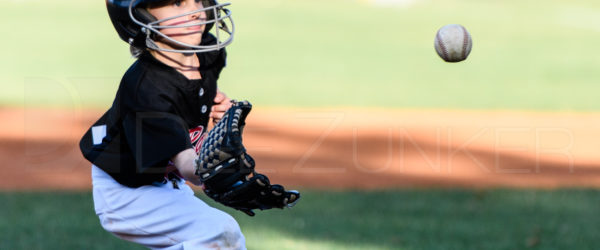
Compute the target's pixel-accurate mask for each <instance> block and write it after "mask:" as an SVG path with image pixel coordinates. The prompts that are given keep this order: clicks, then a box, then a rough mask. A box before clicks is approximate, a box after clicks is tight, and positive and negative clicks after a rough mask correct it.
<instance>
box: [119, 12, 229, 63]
mask: <svg viewBox="0 0 600 250" xmlns="http://www.w3.org/2000/svg"><path fill="white" fill-rule="evenodd" d="M135 2H136V1H131V3H130V4H129V17H130V18H131V20H133V22H135V23H136V24H138V25H140V26H142V32H144V33H145V34H146V46H147V47H148V48H149V49H152V50H158V51H165V52H175V53H202V52H209V51H215V50H220V49H222V48H224V47H226V46H228V45H229V44H231V43H232V42H233V34H234V33H235V24H234V22H233V19H232V18H231V11H230V10H228V9H226V8H224V7H225V6H228V5H231V4H230V3H222V4H216V5H214V6H210V7H205V8H202V9H198V10H195V11H191V12H187V13H184V14H181V15H176V16H172V17H169V18H165V19H161V20H156V21H154V22H150V23H148V24H145V23H143V22H141V21H139V20H138V19H136V18H135V17H134V15H133V6H134V3H135ZM206 11H212V16H213V17H214V18H213V19H212V20H206V21H201V20H199V21H198V22H194V23H190V24H181V25H159V24H160V23H162V22H165V21H169V20H173V19H176V18H180V17H184V16H188V15H192V14H196V13H200V12H206ZM221 12H222V13H221ZM227 23H229V25H227ZM207 25H215V32H214V35H215V37H216V43H215V44H210V45H194V44H188V43H184V42H180V41H177V40H175V39H173V38H171V37H169V36H168V35H165V34H163V33H162V32H160V30H161V29H168V28H187V27H193V26H205V27H206V26H207ZM229 26H231V29H230V28H229ZM204 32H208V30H205V31H204ZM153 33H154V34H156V35H158V36H160V37H162V38H164V39H166V40H167V41H169V42H171V43H173V44H174V45H176V46H180V47H181V48H182V49H167V48H161V47H160V46H158V44H156V42H155V41H154V40H153V39H152V38H151V37H152V34H153ZM223 38H226V39H224V41H223Z"/></svg>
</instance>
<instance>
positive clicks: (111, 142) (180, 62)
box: [80, 0, 245, 249]
mask: <svg viewBox="0 0 600 250" xmlns="http://www.w3.org/2000/svg"><path fill="white" fill-rule="evenodd" d="M106 5H107V8H108V13H109V16H110V19H111V21H112V23H113V25H114V27H115V29H116V30H117V32H118V33H119V36H120V37H121V39H122V40H124V41H125V42H127V43H128V44H130V46H131V52H132V54H133V55H134V56H135V57H137V60H136V61H135V63H133V65H131V67H130V68H129V69H128V70H127V72H126V73H125V75H124V76H123V78H122V80H121V83H120V86H119V89H118V91H117V93H116V97H115V99H114V102H113V103H112V106H111V107H110V108H109V109H108V111H106V113H105V114H104V115H103V116H102V117H100V119H99V120H98V121H97V122H96V123H95V124H94V125H93V126H92V127H91V128H90V129H89V130H88V131H87V132H86V134H85V135H84V136H83V138H82V140H81V142H80V147H81V150H82V152H83V155H84V157H85V158H86V159H88V160H89V161H90V162H91V163H92V164H93V165H92V181H93V198H94V208H95V211H96V214H97V215H98V217H99V219H100V223H101V225H102V227H103V228H104V229H106V230H107V231H109V232H111V233H112V234H114V235H116V236H117V237H119V238H121V239H124V240H128V241H131V242H135V243H138V244H141V245H144V246H146V247H149V248H151V249H245V239H244V236H243V235H242V233H241V231H240V227H239V225H238V224H237V222H236V221H235V220H234V219H233V218H232V217H231V216H230V215H228V214H226V213H224V212H222V211H220V210H217V209H215V208H212V207H210V206H208V205H207V204H205V203H204V202H203V201H201V200H199V199H198V198H196V197H195V196H194V192H193V191H192V189H191V188H190V187H189V186H188V185H187V184H186V182H185V181H186V180H187V181H189V182H191V183H193V184H196V185H200V184H201V181H200V179H199V177H198V176H197V175H195V174H194V173H195V171H196V164H195V158H196V156H197V151H198V149H199V147H200V145H199V144H200V143H199V142H200V141H202V138H203V136H205V135H206V130H207V126H208V124H209V121H210V120H212V121H213V122H217V121H218V120H219V119H221V118H222V116H223V114H224V112H225V111H226V110H227V109H228V108H229V107H230V106H231V101H230V99H229V98H227V96H226V95H225V94H224V93H222V92H220V91H219V90H218V88H217V80H218V78H219V75H220V73H221V70H222V69H223V67H224V66H225V61H226V52H225V49H224V47H225V46H226V45H228V44H229V43H231V40H232V38H233V21H232V19H231V12H230V11H229V10H227V9H226V8H224V7H226V6H227V5H229V4H219V3H217V2H216V1H215V0H202V1H200V0H107V1H106Z"/></svg>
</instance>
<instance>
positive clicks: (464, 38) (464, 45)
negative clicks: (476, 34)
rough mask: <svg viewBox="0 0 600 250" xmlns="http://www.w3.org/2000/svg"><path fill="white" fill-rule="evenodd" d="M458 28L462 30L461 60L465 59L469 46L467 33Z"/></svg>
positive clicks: (463, 28)
mask: <svg viewBox="0 0 600 250" xmlns="http://www.w3.org/2000/svg"><path fill="white" fill-rule="evenodd" d="M460 28H461V29H462V30H463V51H462V58H461V59H462V60H464V59H466V58H467V47H468V46H469V33H467V30H466V29H465V27H463V26H462V25H461V26H460Z"/></svg>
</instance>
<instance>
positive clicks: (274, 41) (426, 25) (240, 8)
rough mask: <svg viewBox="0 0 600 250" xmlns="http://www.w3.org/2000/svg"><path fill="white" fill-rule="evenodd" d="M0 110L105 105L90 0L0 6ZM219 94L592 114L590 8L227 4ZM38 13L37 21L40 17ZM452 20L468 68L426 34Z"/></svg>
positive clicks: (106, 36) (594, 17)
mask: <svg viewBox="0 0 600 250" xmlns="http://www.w3.org/2000/svg"><path fill="white" fill-rule="evenodd" d="M0 8H2V9H3V10H4V11H3V13H4V14H3V15H2V17H0V20H2V21H4V23H11V24H12V23H16V24H17V25H16V26H15V25H11V26H10V27H9V28H8V29H9V32H8V34H10V37H9V38H8V39H7V38H5V39H3V40H2V41H1V42H0V45H1V46H0V51H1V52H2V55H3V60H2V61H1V62H0V82H1V83H2V89H3V91H2V92H1V93H0V103H2V104H5V105H13V106H14V105H17V106H18V105H22V104H23V103H25V104H26V105H62V106H75V107H88V106H96V107H107V106H108V105H110V103H111V101H112V97H113V95H114V91H115V90H116V87H117V84H118V81H119V79H120V77H121V75H122V74H123V73H124V71H125V70H126V68H127V67H128V65H130V64H131V63H132V59H131V58H130V57H129V55H128V47H127V45H126V44H125V43H124V42H122V41H121V40H119V39H118V37H117V35H116V32H114V30H113V28H112V25H111V24H110V21H109V19H108V15H107V14H106V10H105V7H104V1H77V0H58V1H51V2H50V1H43V0H26V1H19V0H8V1H2V2H0ZM231 9H232V10H233V13H234V18H235V21H236V24H237V25H236V26H237V32H236V38H235V42H234V44H233V45H232V46H231V47H229V52H230V53H229V64H228V65H229V66H228V68H227V69H226V70H225V71H224V73H223V76H222V81H221V82H220V84H221V88H222V89H223V90H224V91H226V92H227V93H228V94H229V95H230V96H232V97H236V98H238V99H242V98H243V99H249V100H252V101H253V102H254V103H255V105H259V106H267V105H268V106H316V107H320V106H367V107H372V106H376V107H392V108H457V109H464V108H467V109H531V110H546V111H554V110H568V111H597V110H600V102H598V101H597V99H598V93H600V84H599V81H598V79H600V71H599V70H598V69H599V68H600V57H599V56H597V52H598V46H597V44H598V41H600V28H598V27H600V2H599V1H594V0H573V1H558V0H550V1H544V3H543V4H541V3H540V2H539V1H538V0H508V1H505V0H503V1H500V0H492V1H475V0H445V1H441V0H436V1H425V0H417V1H415V4H414V5H411V6H409V7H391V8H382V7H374V6H370V5H368V4H367V3H366V1H359V0H328V1H319V0H303V1H291V0H288V1H284V0H252V1H233V6H232V7H231ZM50 10H51V11H50ZM448 23H461V24H463V25H464V26H465V27H467V29H469V31H470V32H471V34H472V36H473V41H474V47H473V52H472V54H471V56H470V58H469V59H468V60H467V61H465V62H463V63H459V64H447V63H444V62H442V60H441V59H439V58H438V57H437V55H436V54H435V51H434V49H433V38H434V36H435V32H436V30H437V29H438V28H439V27H441V26H443V25H445V24H448Z"/></svg>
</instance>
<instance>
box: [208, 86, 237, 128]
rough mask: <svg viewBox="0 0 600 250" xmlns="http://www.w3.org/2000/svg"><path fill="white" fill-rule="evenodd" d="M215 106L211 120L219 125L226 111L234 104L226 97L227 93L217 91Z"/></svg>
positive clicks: (212, 109) (211, 113)
mask: <svg viewBox="0 0 600 250" xmlns="http://www.w3.org/2000/svg"><path fill="white" fill-rule="evenodd" d="M214 101H215V104H214V105H213V106H212V108H211V110H210V114H209V116H210V118H212V119H213V123H217V122H219V121H220V120H221V118H223V115H224V114H225V111H227V110H228V109H229V108H230V107H231V105H232V103H231V99H229V97H227V96H226V95H225V93H223V92H221V91H220V90H217V95H216V96H215V99H214Z"/></svg>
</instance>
